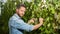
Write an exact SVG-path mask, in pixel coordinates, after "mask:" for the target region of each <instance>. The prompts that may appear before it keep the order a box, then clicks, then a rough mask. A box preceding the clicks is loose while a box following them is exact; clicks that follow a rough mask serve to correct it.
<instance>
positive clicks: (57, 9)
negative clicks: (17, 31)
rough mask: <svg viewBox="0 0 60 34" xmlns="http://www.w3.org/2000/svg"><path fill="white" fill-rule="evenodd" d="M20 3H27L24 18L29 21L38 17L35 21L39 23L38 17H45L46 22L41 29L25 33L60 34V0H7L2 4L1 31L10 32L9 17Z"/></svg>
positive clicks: (2, 33) (2, 32) (4, 33)
mask: <svg viewBox="0 0 60 34" xmlns="http://www.w3.org/2000/svg"><path fill="white" fill-rule="evenodd" d="M19 3H24V4H25V5H26V9H27V10H26V14H25V16H24V17H23V20H24V21H25V22H27V21H28V20H29V19H31V18H36V19H35V23H33V24H32V25H35V24H37V22H38V18H39V17H42V18H44V24H43V26H41V27H40V28H39V29H37V30H35V31H32V32H26V31H24V34H59V32H60V0H46V2H45V3H44V2H42V0H32V2H27V1H25V2H23V1H22V0H7V2H6V3H5V4H4V5H2V3H1V7H3V9H1V10H2V14H1V16H0V33H1V34H8V33H9V29H8V21H9V18H10V17H11V16H12V15H13V14H14V13H15V9H16V5H17V4H19Z"/></svg>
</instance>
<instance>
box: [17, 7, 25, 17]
mask: <svg viewBox="0 0 60 34" xmlns="http://www.w3.org/2000/svg"><path fill="white" fill-rule="evenodd" d="M25 10H26V8H25V7H20V8H19V9H17V12H18V14H19V16H21V17H22V16H24V14H25Z"/></svg>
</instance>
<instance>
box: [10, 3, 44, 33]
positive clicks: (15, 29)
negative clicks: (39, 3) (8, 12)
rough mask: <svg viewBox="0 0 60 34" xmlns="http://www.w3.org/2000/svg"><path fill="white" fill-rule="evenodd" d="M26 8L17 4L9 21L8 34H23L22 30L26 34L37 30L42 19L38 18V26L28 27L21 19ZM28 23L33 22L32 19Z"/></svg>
mask: <svg viewBox="0 0 60 34" xmlns="http://www.w3.org/2000/svg"><path fill="white" fill-rule="evenodd" d="M25 11H26V7H25V5H24V4H19V5H17V7H16V13H15V14H14V15H13V16H12V17H11V18H10V20H9V34H23V32H22V30H25V31H27V32H30V31H33V30H36V29H38V28H39V27H40V26H41V25H42V24H43V18H39V22H40V23H39V24H36V25H29V24H27V23H25V22H24V21H23V20H22V19H21V18H22V17H23V16H24V14H25ZM29 22H34V20H33V19H31V20H29Z"/></svg>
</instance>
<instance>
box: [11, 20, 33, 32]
mask: <svg viewBox="0 0 60 34" xmlns="http://www.w3.org/2000/svg"><path fill="white" fill-rule="evenodd" d="M11 26H13V27H15V28H17V29H21V30H26V31H28V32H29V31H32V30H33V25H29V24H27V23H25V22H24V21H23V20H21V19H20V20H13V23H12V24H11Z"/></svg>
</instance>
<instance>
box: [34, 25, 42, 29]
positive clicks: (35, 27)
mask: <svg viewBox="0 0 60 34" xmlns="http://www.w3.org/2000/svg"><path fill="white" fill-rule="evenodd" d="M41 25H42V24H36V25H34V27H33V30H36V29H38V28H39V27H40V26H41Z"/></svg>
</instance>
